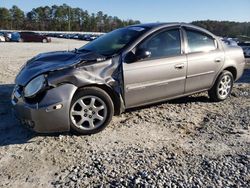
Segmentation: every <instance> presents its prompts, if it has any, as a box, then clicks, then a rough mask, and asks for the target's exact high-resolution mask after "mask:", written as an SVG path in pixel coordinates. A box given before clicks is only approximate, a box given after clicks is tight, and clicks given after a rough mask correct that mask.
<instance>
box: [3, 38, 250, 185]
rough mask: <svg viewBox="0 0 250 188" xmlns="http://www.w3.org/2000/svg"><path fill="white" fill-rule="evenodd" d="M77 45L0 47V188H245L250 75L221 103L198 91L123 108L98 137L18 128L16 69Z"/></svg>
mask: <svg viewBox="0 0 250 188" xmlns="http://www.w3.org/2000/svg"><path fill="white" fill-rule="evenodd" d="M82 45H84V42H83V41H75V40H63V39H54V40H53V42H52V43H51V44H41V43H0V187H18V188H20V187H25V188H26V187H36V188H37V187H102V186H103V187H208V186H210V187H247V185H248V186H249V183H250V129H249V128H250V70H249V69H247V70H246V71H245V73H244V76H243V77H242V79H241V80H239V81H238V82H237V83H236V84H235V86H234V89H233V92H232V95H231V97H230V98H229V99H228V100H226V101H224V102H220V103H211V102H210V101H209V99H208V96H207V94H206V93H201V94H197V95H193V96H190V97H185V98H182V99H178V100H172V101H169V102H165V103H161V104H157V105H154V106H147V107H143V108H139V109H133V110H129V111H128V112H126V113H124V114H122V115H120V116H118V117H114V118H113V120H112V122H111V124H110V126H108V127H107V128H106V129H105V130H104V131H103V132H101V133H99V134H95V135H91V136H76V135H71V134H70V133H69V134H61V135H57V134H56V135H38V134H35V133H33V132H31V131H29V130H27V129H26V128H24V127H23V126H21V125H20V124H19V122H18V121H17V120H16V119H15V117H14V116H13V115H12V113H11V103H10V95H11V91H12V89H13V83H14V78H15V75H16V74H17V72H18V70H19V69H20V67H21V66H22V65H23V64H24V63H25V62H26V61H27V60H28V59H30V58H31V57H33V56H35V55H37V54H38V53H42V52H48V51H57V50H68V49H74V48H79V47H80V46H82Z"/></svg>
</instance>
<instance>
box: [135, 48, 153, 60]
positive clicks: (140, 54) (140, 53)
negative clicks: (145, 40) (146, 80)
mask: <svg viewBox="0 0 250 188" xmlns="http://www.w3.org/2000/svg"><path fill="white" fill-rule="evenodd" d="M135 55H136V58H137V60H141V59H146V58H148V57H151V52H150V51H148V50H146V49H138V50H137V51H136V54H135Z"/></svg>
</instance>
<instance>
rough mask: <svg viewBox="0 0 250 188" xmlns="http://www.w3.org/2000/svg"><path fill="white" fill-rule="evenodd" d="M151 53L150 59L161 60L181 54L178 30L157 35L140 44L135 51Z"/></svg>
mask: <svg viewBox="0 0 250 188" xmlns="http://www.w3.org/2000/svg"><path fill="white" fill-rule="evenodd" d="M140 49H143V50H146V51H149V52H151V56H150V58H161V57H166V56H176V55H180V54H181V39H180V31H179V29H174V30H167V31H163V32H161V33H158V34H156V35H154V36H152V37H150V38H148V39H146V40H145V41H144V42H143V43H141V44H140V45H139V46H138V47H137V50H140Z"/></svg>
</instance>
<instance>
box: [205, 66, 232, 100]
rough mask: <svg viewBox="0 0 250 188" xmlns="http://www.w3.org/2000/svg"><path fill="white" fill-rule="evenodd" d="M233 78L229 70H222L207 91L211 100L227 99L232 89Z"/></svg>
mask: <svg viewBox="0 0 250 188" xmlns="http://www.w3.org/2000/svg"><path fill="white" fill-rule="evenodd" d="M233 84H234V78H233V75H232V73H231V72H229V71H226V70H225V71H223V72H222V73H221V74H220V76H219V77H218V78H217V80H216V81H215V83H214V86H213V87H212V88H211V89H210V90H209V91H208V95H209V97H210V99H211V101H214V102H219V101H224V100H225V99H227V98H228V97H229V96H230V94H231V92H232V89H233Z"/></svg>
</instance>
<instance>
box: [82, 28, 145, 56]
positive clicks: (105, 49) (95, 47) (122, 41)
mask: <svg viewBox="0 0 250 188" xmlns="http://www.w3.org/2000/svg"><path fill="white" fill-rule="evenodd" d="M145 31H146V28H144V27H136V26H134V27H133V26H131V27H127V28H121V29H117V30H114V31H112V32H110V33H107V34H105V35H103V36H101V37H100V38H98V39H96V40H94V41H92V42H90V43H88V44H86V45H85V46H83V47H81V48H80V49H79V50H78V51H93V52H96V53H98V54H101V55H105V56H110V55H113V54H116V53H118V52H119V51H120V50H122V49H123V48H124V47H125V46H127V45H128V44H129V43H131V42H132V41H134V40H135V39H137V38H138V37H139V36H140V35H141V34H143V33H145Z"/></svg>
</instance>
